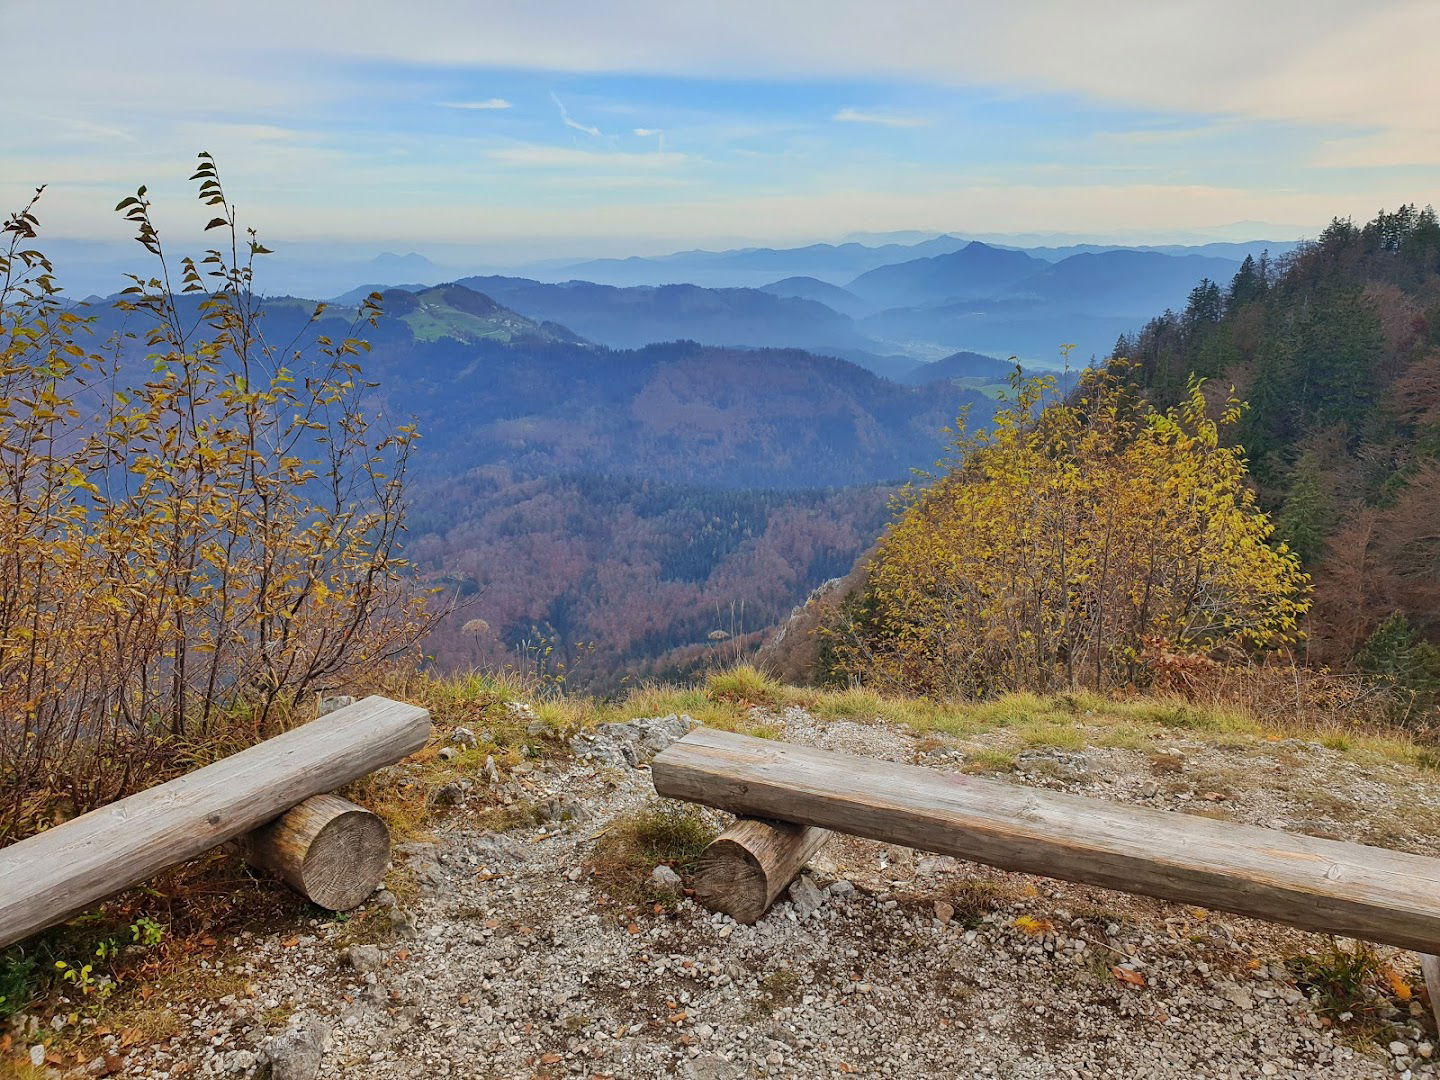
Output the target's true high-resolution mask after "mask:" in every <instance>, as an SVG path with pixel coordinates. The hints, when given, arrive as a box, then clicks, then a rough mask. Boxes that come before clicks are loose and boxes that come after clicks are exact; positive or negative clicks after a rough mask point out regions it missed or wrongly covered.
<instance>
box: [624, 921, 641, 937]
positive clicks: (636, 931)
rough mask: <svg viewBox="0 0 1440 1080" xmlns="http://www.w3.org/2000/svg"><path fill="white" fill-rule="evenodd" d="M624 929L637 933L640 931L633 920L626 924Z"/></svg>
mask: <svg viewBox="0 0 1440 1080" xmlns="http://www.w3.org/2000/svg"><path fill="white" fill-rule="evenodd" d="M625 929H626V930H629V931H630V933H632V934H638V933H640V927H639V926H637V925H636V924H635V923H633V922H632V923H631V924H630V925H629V926H627V927H626V928H625Z"/></svg>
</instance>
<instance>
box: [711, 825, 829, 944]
mask: <svg viewBox="0 0 1440 1080" xmlns="http://www.w3.org/2000/svg"><path fill="white" fill-rule="evenodd" d="M829 838H830V833H829V832H828V831H826V830H825V829H816V828H812V827H809V826H805V825H793V824H791V823H789V822H784V821H760V820H758V819H756V818H742V819H741V820H739V821H737V822H736V823H735V824H734V825H732V826H731V827H730V828H728V829H726V830H725V832H724V833H722V834H721V835H720V837H719V838H718V839H716V840H715V842H714V843H712V844H711V845H710V846H709V847H708V848H706V849H705V854H704V855H702V856H701V857H700V859H699V860H698V862H697V863H696V867H695V872H694V874H693V875H692V876H691V886H692V887H693V888H694V890H695V899H696V900H698V901H699V902H700V903H701V904H703V905H704V906H705V907H707V908H709V909H710V910H711V911H721V912H724V913H725V914H726V915H729V916H730V917H731V918H732V919H734V920H735V921H736V922H739V923H753V922H756V921H757V920H758V919H759V918H760V917H761V916H762V915H764V914H765V912H767V911H768V910H770V905H771V904H773V903H774V902H775V898H776V897H778V896H779V895H780V894H781V893H782V892H783V891H784V890H785V888H786V886H788V885H789V884H790V882H791V881H793V880H794V879H795V875H796V874H798V873H799V872H800V870H801V868H802V867H803V866H804V865H805V863H806V862H807V861H808V860H809V859H810V857H811V856H812V855H814V854H815V852H816V851H818V850H820V846H821V845H822V844H824V843H825V841H826V840H828V839H829Z"/></svg>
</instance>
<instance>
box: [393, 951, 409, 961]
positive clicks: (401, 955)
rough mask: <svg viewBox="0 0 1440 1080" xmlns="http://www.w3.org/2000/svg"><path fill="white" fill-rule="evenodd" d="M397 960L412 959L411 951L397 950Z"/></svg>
mask: <svg viewBox="0 0 1440 1080" xmlns="http://www.w3.org/2000/svg"><path fill="white" fill-rule="evenodd" d="M395 959H396V960H408V959H410V950H409V949H396V950H395Z"/></svg>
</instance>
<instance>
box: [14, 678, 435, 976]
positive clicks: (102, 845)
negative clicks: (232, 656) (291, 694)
mask: <svg viewBox="0 0 1440 1080" xmlns="http://www.w3.org/2000/svg"><path fill="white" fill-rule="evenodd" d="M429 737H430V714H429V713H428V712H426V711H425V710H424V709H422V708H419V707H417V706H415V705H407V704H405V703H403V702H399V701H391V700H389V699H388V698H383V697H368V698H365V699H364V700H363V701H357V702H355V703H354V704H351V705H347V706H345V707H344V708H341V709H337V710H336V711H335V712H332V713H328V714H327V715H325V716H322V717H320V718H319V719H316V720H312V721H310V723H308V724H302V725H301V726H300V727H297V728H294V729H292V730H290V731H287V732H285V733H284V734H282V735H277V736H275V737H274V738H273V739H267V740H265V741H264V742H262V743H258V744H256V745H255V746H252V747H249V748H248V749H245V750H241V751H240V752H239V753H238V754H232V755H231V756H230V757H227V758H222V759H220V760H219V761H216V762H214V763H213V764H210V765H206V766H205V767H204V768H202V769H196V770H195V771H194V772H192V773H189V774H187V775H185V776H181V777H178V778H177V779H174V780H171V781H169V782H167V783H164V784H160V785H158V786H157V787H153V788H149V789H148V790H146V791H142V792H139V793H138V794H135V795H131V796H129V797H127V798H124V799H120V800H118V801H117V802H113V803H111V804H110V805H109V806H102V807H101V808H100V809H98V810H92V811H90V813H88V814H82V815H81V816H80V817H77V818H75V819H74V820H73V821H67V822H65V823H64V824H63V825H57V826H55V827H54V828H53V829H48V830H46V831H45V832H42V833H38V834H36V835H35V836H31V837H29V838H27V839H25V840H21V841H20V842H19V843H15V844H11V845H9V846H8V847H3V848H0V948H3V947H4V946H6V945H9V944H11V943H12V942H16V941H20V940H21V939H23V938H26V937H28V936H30V935H31V934H34V933H36V932H38V931H40V930H44V929H45V928H46V927H48V926H54V925H55V924H56V923H58V922H63V921H64V920H65V919H67V918H69V917H70V916H72V915H74V914H76V913H77V912H81V911H84V910H85V909H86V908H88V907H90V906H92V905H93V904H95V903H97V902H98V901H100V900H103V899H104V898H105V897H107V896H109V895H111V894H112V893H115V892H119V891H120V890H121V889H125V888H129V887H130V886H132V885H138V884H139V883H140V882H142V881H144V880H145V879H147V878H149V877H152V876H154V875H155V874H157V873H159V872H160V871H161V870H164V869H165V868H166V867H169V866H174V865H175V864H176V863H181V862H184V861H185V860H187V859H193V858H195V857H196V856H198V855H203V854H204V853H205V852H207V851H209V850H210V849H211V848H214V847H218V846H219V845H221V844H224V843H226V842H228V841H235V842H236V845H237V847H238V849H239V850H240V852H241V854H243V855H244V856H245V857H246V858H247V859H249V860H250V861H251V862H252V863H254V864H256V865H258V866H262V867H265V868H266V869H268V870H272V871H274V872H275V873H276V874H278V875H279V876H281V877H283V878H284V879H285V880H286V881H287V882H289V883H290V884H291V885H292V886H294V887H295V888H296V889H298V890H300V891H301V892H302V893H304V894H305V895H306V896H308V897H309V898H310V899H311V900H313V901H315V902H316V903H318V904H321V905H322V906H326V907H332V908H335V909H337V910H343V909H345V908H347V907H354V906H355V905H356V904H358V903H360V902H361V901H362V900H364V899H365V897H366V896H368V895H370V893H371V892H372V891H374V889H375V887H376V885H377V884H378V883H379V881H380V880H381V878H382V877H383V875H384V872H385V865H386V863H387V861H388V860H389V855H390V833H389V830H388V829H386V827H385V824H384V822H383V821H381V820H380V819H379V818H378V817H376V816H375V815H374V814H371V813H370V812H369V811H367V810H364V809H362V808H361V807H358V806H355V805H354V804H353V803H349V802H346V801H345V800H344V799H340V798H337V797H335V796H332V795H325V794H323V793H324V792H328V791H331V790H332V789H334V788H338V787H341V786H343V785H344V784H348V783H349V782H350V781H352V780H356V779H359V778H360V777H362V776H364V775H365V774H366V773H369V772H371V771H373V770H375V769H378V768H379V767H380V766H382V765H388V764H390V763H391V762H393V761H399V760H400V759H401V758H403V757H405V756H407V755H409V754H413V753H414V752H415V751H416V750H419V749H420V748H421V747H422V746H424V745H425V742H426V740H427V739H428V738H429Z"/></svg>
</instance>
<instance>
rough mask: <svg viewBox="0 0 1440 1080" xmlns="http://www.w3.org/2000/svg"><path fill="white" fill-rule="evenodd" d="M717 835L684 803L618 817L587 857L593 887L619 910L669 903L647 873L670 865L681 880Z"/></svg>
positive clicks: (671, 897)
mask: <svg viewBox="0 0 1440 1080" xmlns="http://www.w3.org/2000/svg"><path fill="white" fill-rule="evenodd" d="M716 835H717V834H716V831H715V829H713V828H712V827H711V826H710V825H709V824H708V823H707V822H706V821H705V819H704V818H703V817H701V815H700V813H699V811H697V810H696V809H695V808H693V807H691V806H688V805H685V804H678V803H671V804H656V805H652V806H647V807H645V808H644V809H642V810H638V811H636V812H635V813H633V814H630V815H628V816H626V817H622V818H617V819H616V820H615V821H613V822H612V823H611V824H610V826H609V828H607V829H606V830H605V832H604V833H603V834H602V835H601V836H600V839H599V840H598V841H597V842H596V844H595V850H594V852H593V853H592V855H591V857H590V863H589V865H590V870H591V872H592V873H593V874H594V878H595V886H596V888H597V889H599V890H600V891H601V892H603V893H605V895H607V896H608V897H610V899H612V900H615V901H618V902H619V903H621V904H623V905H633V904H642V903H660V904H668V903H673V902H674V901H675V899H676V897H675V895H674V893H672V892H668V891H666V890H664V889H660V888H658V887H657V886H656V885H655V883H654V882H653V881H652V880H651V877H650V874H651V872H652V871H653V870H654V869H655V868H656V867H657V866H668V867H670V869H671V870H674V871H675V872H676V873H677V874H680V875H682V876H683V875H685V874H686V873H687V872H689V870H690V869H691V867H692V866H693V865H694V863H695V860H696V859H698V858H699V857H700V856H701V854H702V853H704V851H705V849H706V848H707V847H708V846H709V845H710V842H711V841H712V840H714V839H715V837H716Z"/></svg>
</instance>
